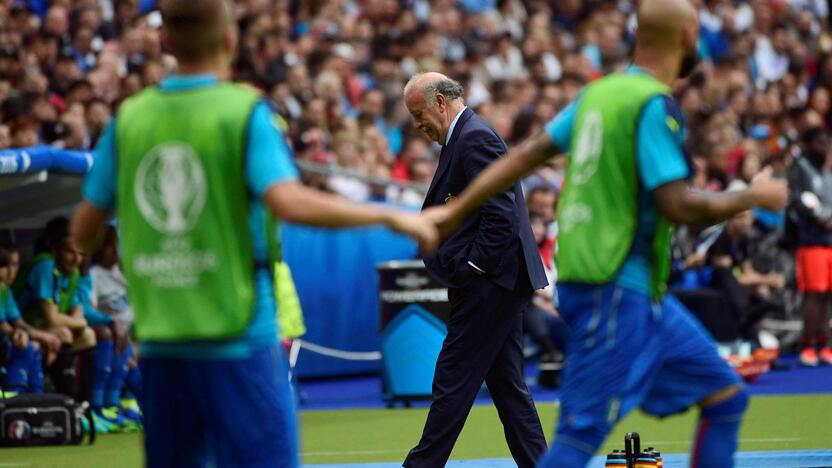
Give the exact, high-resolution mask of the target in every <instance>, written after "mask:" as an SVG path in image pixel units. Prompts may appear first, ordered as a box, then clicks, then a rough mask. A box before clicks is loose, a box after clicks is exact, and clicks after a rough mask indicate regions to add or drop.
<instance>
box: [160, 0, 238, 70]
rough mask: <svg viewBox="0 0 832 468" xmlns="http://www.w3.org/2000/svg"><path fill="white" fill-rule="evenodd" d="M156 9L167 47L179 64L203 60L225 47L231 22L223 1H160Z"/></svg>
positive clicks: (231, 26)
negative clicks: (160, 17)
mask: <svg viewBox="0 0 832 468" xmlns="http://www.w3.org/2000/svg"><path fill="white" fill-rule="evenodd" d="M160 7H161V8H160V9H161V12H162V19H163V24H164V29H163V31H164V34H165V37H166V43H167V46H168V47H169V48H170V49H171V52H172V53H173V55H174V56H175V57H176V58H177V59H179V60H180V61H182V62H188V63H194V62H200V61H205V60H208V59H211V58H214V57H215V56H217V55H219V54H220V53H221V52H223V49H224V48H226V47H227V46H228V44H227V42H228V38H227V36H228V33H229V32H231V31H234V21H233V19H232V16H231V6H230V5H229V4H228V2H227V1H226V0H164V1H163V2H161V5H160ZM235 38H236V36H235ZM232 52H233V51H232Z"/></svg>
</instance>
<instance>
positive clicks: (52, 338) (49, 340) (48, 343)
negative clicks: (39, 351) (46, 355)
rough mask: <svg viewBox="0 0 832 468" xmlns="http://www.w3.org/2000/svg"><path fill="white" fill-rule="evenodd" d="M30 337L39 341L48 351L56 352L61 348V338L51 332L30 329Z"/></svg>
mask: <svg viewBox="0 0 832 468" xmlns="http://www.w3.org/2000/svg"><path fill="white" fill-rule="evenodd" d="M32 339H33V340H35V341H37V342H38V343H40V344H41V345H42V346H43V347H44V348H45V349H46V350H48V351H49V352H50V353H57V352H58V351H59V350H60V349H61V340H60V338H58V337H57V336H56V335H53V334H52V333H46V332H43V331H40V330H34V331H32Z"/></svg>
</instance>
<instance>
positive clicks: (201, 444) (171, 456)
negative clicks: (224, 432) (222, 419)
mask: <svg viewBox="0 0 832 468" xmlns="http://www.w3.org/2000/svg"><path fill="white" fill-rule="evenodd" d="M194 365H196V364H195V363H194V362H192V361H187V360H182V359H159V358H143V359H142V362H141V368H142V374H143V375H144V376H145V379H144V382H143V383H144V386H143V395H144V397H145V398H146V400H147V405H146V406H145V408H146V409H145V412H144V434H145V437H144V445H145V460H146V465H147V466H148V467H149V468H191V467H204V466H206V464H207V463H208V455H207V444H206V438H205V428H206V427H208V426H209V425H211V424H214V421H206V420H204V419H202V418H201V415H200V413H199V411H198V410H197V405H198V400H199V399H200V398H203V397H204V393H203V392H202V390H203V389H202V388H201V386H200V385H199V384H198V385H192V383H193V382H194V381H195V379H194V378H193V373H194V371H193V369H192V367H193V366H194ZM205 384H206V385H207V382H205Z"/></svg>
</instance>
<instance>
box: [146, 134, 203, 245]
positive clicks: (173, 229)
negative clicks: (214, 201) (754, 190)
mask: <svg viewBox="0 0 832 468" xmlns="http://www.w3.org/2000/svg"><path fill="white" fill-rule="evenodd" d="M134 191H135V198H136V203H137V204H138V206H139V211H141V213H142V216H144V218H145V219H146V220H147V222H148V223H150V225H151V226H153V228H154V229H156V230H157V231H159V232H161V233H163V234H167V235H181V234H185V233H186V232H188V231H190V230H191V229H192V228H193V227H194V225H195V224H196V222H197V220H198V219H199V215H200V214H201V213H202V209H203V208H204V207H205V199H206V197H207V184H206V181H205V171H204V169H203V167H202V162H201V161H200V159H199V156H197V155H196V153H195V152H194V150H193V149H192V148H191V147H190V146H189V145H187V144H185V143H181V142H173V143H165V144H162V145H159V146H157V147H155V148H153V149H152V150H150V152H148V153H147V154H146V155H145V156H144V158H143V159H142V162H141V164H139V168H138V171H137V174H136V184H135V188H134Z"/></svg>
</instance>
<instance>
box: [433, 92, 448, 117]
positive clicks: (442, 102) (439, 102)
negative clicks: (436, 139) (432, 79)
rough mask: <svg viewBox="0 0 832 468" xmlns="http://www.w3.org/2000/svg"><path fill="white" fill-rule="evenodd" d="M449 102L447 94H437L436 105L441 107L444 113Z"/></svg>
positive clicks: (440, 109) (440, 110)
mask: <svg viewBox="0 0 832 468" xmlns="http://www.w3.org/2000/svg"><path fill="white" fill-rule="evenodd" d="M447 104H448V100H447V99H445V96H444V95H442V94H439V93H437V94H436V107H438V108H439V113H440V114H442V113H444V112H445V107H446V106H447Z"/></svg>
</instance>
